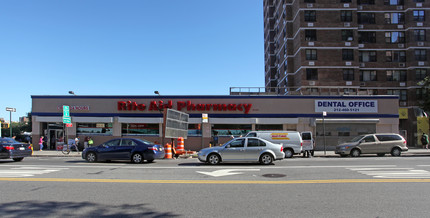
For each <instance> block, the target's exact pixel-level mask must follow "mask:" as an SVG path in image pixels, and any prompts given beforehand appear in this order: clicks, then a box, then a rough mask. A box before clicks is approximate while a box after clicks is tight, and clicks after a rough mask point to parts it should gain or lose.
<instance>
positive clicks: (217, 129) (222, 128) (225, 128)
mask: <svg viewBox="0 0 430 218" xmlns="http://www.w3.org/2000/svg"><path fill="white" fill-rule="evenodd" d="M251 130H252V125H251V124H245V125H240V124H214V125H213V126H212V133H213V134H215V133H217V134H218V136H234V137H239V136H245V135H246V134H247V133H248V132H250V131H251Z"/></svg>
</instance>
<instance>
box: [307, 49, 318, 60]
mask: <svg viewBox="0 0 430 218" xmlns="http://www.w3.org/2000/svg"><path fill="white" fill-rule="evenodd" d="M316 59H317V50H316V49H306V60H316Z"/></svg>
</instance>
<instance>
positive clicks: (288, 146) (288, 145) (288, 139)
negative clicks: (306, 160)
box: [245, 131, 303, 158]
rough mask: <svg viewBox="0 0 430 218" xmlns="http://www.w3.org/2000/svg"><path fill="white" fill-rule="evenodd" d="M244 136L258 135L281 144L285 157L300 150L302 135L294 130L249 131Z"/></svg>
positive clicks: (298, 152)
mask: <svg viewBox="0 0 430 218" xmlns="http://www.w3.org/2000/svg"><path fill="white" fill-rule="evenodd" d="M245 137H259V138H262V139H266V140H267V141H270V142H272V143H276V144H282V146H283V147H284V153H285V157H286V158H290V157H292V156H293V155H294V154H300V153H301V152H302V146H303V141H302V137H301V136H300V133H299V132H296V131H251V132H249V133H248V134H246V136H245Z"/></svg>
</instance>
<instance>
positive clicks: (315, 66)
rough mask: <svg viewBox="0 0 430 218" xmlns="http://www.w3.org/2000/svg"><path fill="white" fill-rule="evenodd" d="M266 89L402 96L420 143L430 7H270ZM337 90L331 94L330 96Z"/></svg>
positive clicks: (338, 1) (273, 0) (423, 0)
mask: <svg viewBox="0 0 430 218" xmlns="http://www.w3.org/2000/svg"><path fill="white" fill-rule="evenodd" d="M263 4H264V43H265V86H266V89H271V91H272V92H274V91H276V92H277V93H278V94H287V93H288V92H290V93H292V92H297V91H301V92H310V93H312V92H313V93H318V94H321V93H333V92H336V93H338V94H372V95H399V106H400V107H401V108H407V109H408V114H407V115H408V118H407V119H404V120H400V129H401V130H407V131H408V139H409V140H416V139H417V137H418V136H417V119H416V117H417V116H420V115H419V113H417V112H418V111H420V110H418V109H417V108H418V107H417V105H418V102H419V101H420V98H422V95H423V90H422V89H421V88H420V87H419V86H418V85H417V82H418V81H420V80H422V79H423V78H424V77H425V76H427V75H429V73H430V69H429V68H430V67H429V56H430V54H428V53H429V45H430V43H428V42H427V40H428V38H429V37H428V36H427V35H428V34H429V29H430V25H429V22H428V20H429V19H430V17H429V15H430V0H264V3H263ZM329 88H331V89H329Z"/></svg>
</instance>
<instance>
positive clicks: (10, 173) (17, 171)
mask: <svg viewBox="0 0 430 218" xmlns="http://www.w3.org/2000/svg"><path fill="white" fill-rule="evenodd" d="M64 169H68V168H46V167H45V168H43V167H18V168H11V169H9V170H0V177H30V176H35V175H42V174H47V173H52V172H57V171H60V170H64Z"/></svg>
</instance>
